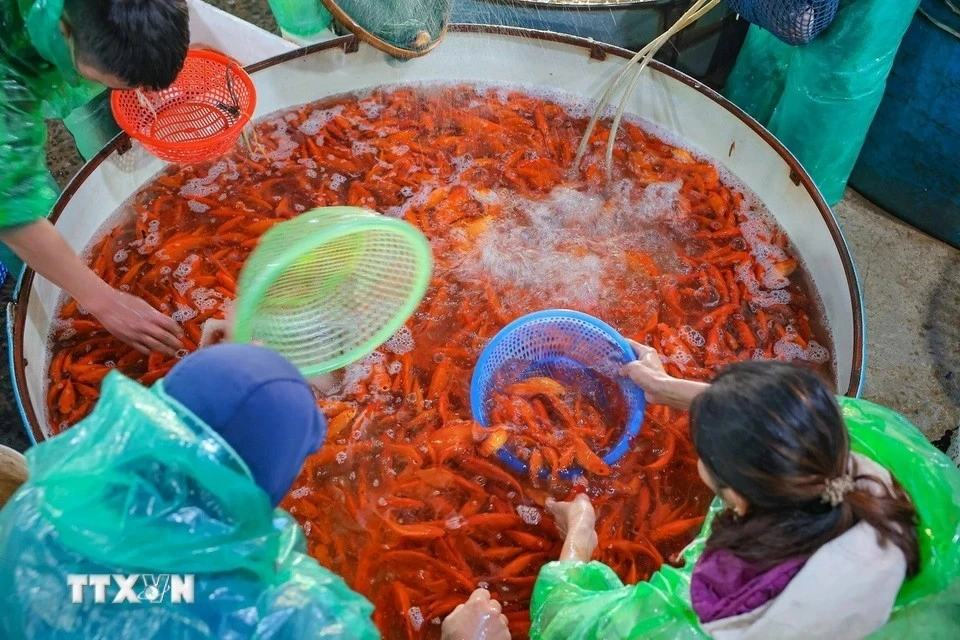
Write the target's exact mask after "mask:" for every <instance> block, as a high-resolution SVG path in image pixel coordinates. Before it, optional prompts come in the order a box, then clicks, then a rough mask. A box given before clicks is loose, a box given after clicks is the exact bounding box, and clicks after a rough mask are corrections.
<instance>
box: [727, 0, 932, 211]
mask: <svg viewBox="0 0 960 640" xmlns="http://www.w3.org/2000/svg"><path fill="white" fill-rule="evenodd" d="M724 1H725V3H726V4H727V5H728V6H729V7H730V8H731V9H733V10H734V11H736V12H737V13H739V14H740V15H741V17H743V18H745V19H746V20H748V21H749V22H751V23H752V24H753V26H751V27H750V31H749V32H748V34H747V39H746V42H745V43H744V45H743V49H742V50H741V51H740V55H739V57H738V58H737V62H736V65H735V66H734V69H733V71H732V72H731V74H730V77H729V78H728V79H727V83H726V86H725V87H724V89H723V95H724V96H725V97H726V98H727V99H728V100H730V101H731V102H733V103H734V104H736V105H737V106H738V107H740V108H741V109H743V110H744V111H746V112H747V113H748V114H750V115H751V116H753V118H755V119H756V120H757V121H758V122H760V124H762V125H764V126H765V127H766V128H767V129H768V130H769V131H770V132H771V133H772V134H774V135H775V136H776V137H777V138H778V139H779V140H780V142H782V143H783V144H784V146H786V147H787V149H788V150H789V151H790V152H791V153H793V155H794V156H796V157H797V159H798V160H799V161H800V163H801V164H802V165H803V167H804V168H805V169H806V170H807V172H808V173H809V174H810V176H811V177H812V178H813V181H814V182H815V183H816V185H817V187H819V189H820V191H821V193H822V194H823V196H824V199H825V200H826V201H827V203H828V204H830V205H834V204H836V203H837V202H839V201H840V200H841V199H842V198H843V194H844V189H845V188H846V185H847V181H848V180H849V179H850V174H851V173H852V172H853V167H854V165H855V164H856V162H857V158H858V157H859V155H860V151H861V149H862V148H863V144H864V141H865V140H866V137H867V132H868V131H869V129H870V125H871V124H872V123H873V119H874V116H875V115H876V113H877V109H878V108H879V107H880V102H881V100H882V99H883V94H884V91H885V89H886V83H887V77H888V76H889V75H890V70H891V69H892V68H893V62H894V58H895V57H896V54H897V50H898V49H899V48H900V43H901V41H902V40H903V36H904V35H905V34H906V32H907V28H908V27H909V26H910V22H911V20H912V19H913V15H914V13H916V10H917V7H918V6H919V4H920V0H839V1H838V0H724Z"/></svg>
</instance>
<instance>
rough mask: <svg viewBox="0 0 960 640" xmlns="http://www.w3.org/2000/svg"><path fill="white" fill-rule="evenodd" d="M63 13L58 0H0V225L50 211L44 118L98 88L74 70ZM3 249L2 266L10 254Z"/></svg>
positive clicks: (61, 113) (62, 112) (58, 115)
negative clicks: (61, 24)
mask: <svg viewBox="0 0 960 640" xmlns="http://www.w3.org/2000/svg"><path fill="white" fill-rule="evenodd" d="M62 13H63V0H0V87H2V89H3V90H2V92H0V229H6V228H10V227H15V226H19V225H23V224H28V223H31V222H34V221H36V220H39V219H41V218H45V217H47V215H49V213H50V209H51V207H52V206H53V203H54V201H55V199H56V197H57V193H56V191H55V188H54V185H53V184H52V183H51V180H50V174H49V172H48V171H47V166H46V142H47V127H46V124H45V122H44V120H47V119H63V118H65V117H66V116H67V115H69V114H70V113H71V112H72V111H73V110H75V109H76V108H78V107H80V106H82V105H84V104H86V103H87V102H88V101H89V100H91V99H92V98H94V97H95V96H97V95H98V94H99V93H101V92H102V91H103V90H104V87H103V86H101V85H98V84H94V83H92V82H88V81H86V80H84V79H83V78H82V77H81V76H80V74H79V73H77V70H76V68H75V66H74V64H73V55H72V52H71V51H70V46H69V44H68V42H67V40H66V39H65V38H64V37H63V34H62V32H61V31H60V17H61V14H62ZM2 249H3V251H0V261H2V262H4V263H6V264H8V265H9V263H10V262H11V256H12V253H10V252H9V249H7V248H6V247H2Z"/></svg>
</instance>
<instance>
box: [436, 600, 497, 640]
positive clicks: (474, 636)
mask: <svg viewBox="0 0 960 640" xmlns="http://www.w3.org/2000/svg"><path fill="white" fill-rule="evenodd" d="M440 636H441V639H442V640H510V629H509V627H508V626H507V616H505V615H503V613H501V609H500V603H499V602H497V601H496V600H492V599H491V598H490V592H489V591H487V590H486V589H477V590H476V591H474V592H473V593H472V594H470V598H469V599H468V600H467V601H466V602H464V603H463V604H461V605H459V606H457V608H456V609H454V610H453V611H452V612H451V613H450V615H448V616H447V617H446V618H445V619H444V621H443V625H442V626H441V627H440Z"/></svg>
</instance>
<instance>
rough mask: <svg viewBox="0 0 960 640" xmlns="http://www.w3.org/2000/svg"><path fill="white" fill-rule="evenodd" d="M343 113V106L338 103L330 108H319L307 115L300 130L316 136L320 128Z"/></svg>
mask: <svg viewBox="0 0 960 640" xmlns="http://www.w3.org/2000/svg"><path fill="white" fill-rule="evenodd" d="M341 113H343V106H342V105H336V106H334V107H330V108H328V109H317V110H316V111H313V112H311V113H310V115H309V116H307V119H306V120H304V121H303V123H302V124H301V125H300V127H299V128H300V131H302V132H303V133H305V134H306V135H308V136H315V135H317V134H318V133H320V130H321V129H323V128H324V127H325V126H327V123H329V122H330V121H331V120H333V119H334V118H335V117H336V116H338V115H340V114H341Z"/></svg>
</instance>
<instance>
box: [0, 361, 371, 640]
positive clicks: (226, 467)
mask: <svg viewBox="0 0 960 640" xmlns="http://www.w3.org/2000/svg"><path fill="white" fill-rule="evenodd" d="M325 432H326V420H325V419H324V417H323V415H322V414H321V413H320V411H319V410H318V408H317V405H316V400H315V398H314V396H313V390H312V389H311V387H310V385H309V384H308V383H307V381H306V380H304V378H303V376H301V375H300V373H299V372H298V371H297V369H296V368H295V367H294V366H293V365H292V364H290V363H289V362H288V361H287V360H285V359H284V358H283V357H281V356H280V355H278V354H277V353H275V352H273V351H270V350H269V349H266V348H263V347H257V346H253V345H236V344H226V345H217V346H213V347H210V348H208V349H203V350H200V351H198V352H196V353H194V354H191V355H190V356H188V357H186V358H184V359H183V360H181V361H180V362H178V363H177V365H176V366H175V367H174V368H173V369H171V371H170V373H169V374H167V376H166V377H165V378H164V379H163V380H161V381H160V382H158V383H157V384H156V385H154V386H153V387H152V388H149V389H148V388H145V387H142V386H140V385H139V384H137V383H136V382H135V381H133V380H130V379H128V378H125V377H124V376H123V375H122V374H120V373H119V372H114V373H111V374H110V375H109V376H107V378H106V379H105V381H104V384H103V387H102V390H101V396H100V399H99V401H98V402H97V405H96V407H95V408H94V410H93V412H92V413H91V414H90V415H89V416H88V417H87V418H85V419H84V420H82V421H80V422H79V423H78V424H77V425H75V426H74V427H72V428H71V429H70V430H69V431H66V432H65V433H63V434H61V435H59V436H57V437H55V438H51V439H49V440H47V441H45V442H43V443H41V444H39V445H37V446H35V447H33V448H31V449H30V450H28V451H27V456H26V457H27V461H28V467H29V474H28V478H27V481H26V483H25V484H23V486H21V487H20V488H19V490H17V492H16V493H15V494H14V496H13V497H12V498H11V499H10V500H9V501H8V502H7V504H6V506H4V507H3V509H2V510H0V612H2V613H0V638H3V640H115V639H117V640H119V639H126V638H136V639H137V640H168V639H170V638H177V639H179V640H219V639H221V638H233V639H236V640H240V639H242V638H250V639H254V638H256V639H257V640H303V639H306V638H328V639H330V640H336V639H343V640H348V639H349V640H375V639H376V638H379V633H378V631H377V629H376V627H375V626H374V624H373V621H372V619H371V614H372V612H373V605H371V604H370V603H369V602H368V601H367V600H366V599H365V598H364V597H362V596H360V595H359V594H357V593H355V592H354V591H352V590H351V589H350V588H349V587H348V586H347V585H346V583H345V582H344V581H343V580H342V579H341V578H340V577H339V576H337V575H335V574H333V573H332V572H330V571H328V570H327V569H324V568H323V567H321V566H320V565H319V564H317V561H316V560H314V559H313V558H311V557H309V556H308V555H306V544H305V539H304V533H303V531H302V530H301V528H300V526H299V525H298V524H297V522H296V521H294V520H293V518H291V517H290V515H289V514H288V513H287V512H285V511H283V510H282V509H279V508H277V507H278V505H279V504H280V502H281V500H282V499H283V497H284V496H285V495H286V494H287V492H288V491H289V490H290V486H291V485H292V484H293V482H294V480H295V479H296V478H297V476H298V474H299V473H300V470H301V468H302V467H303V466H304V463H305V460H306V459H307V457H308V456H309V455H310V454H312V453H313V452H314V451H316V450H317V448H318V447H320V446H321V445H322V443H323V440H324V436H325ZM307 531H308V532H309V528H308V529H307ZM117 578H120V579H119V580H118V579H117ZM98 584H99V585H101V586H99V587H98V586H97V585H98ZM98 594H100V595H98Z"/></svg>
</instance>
